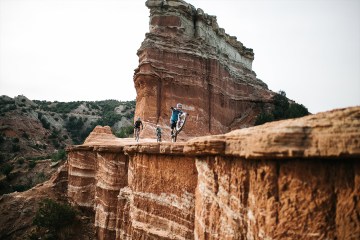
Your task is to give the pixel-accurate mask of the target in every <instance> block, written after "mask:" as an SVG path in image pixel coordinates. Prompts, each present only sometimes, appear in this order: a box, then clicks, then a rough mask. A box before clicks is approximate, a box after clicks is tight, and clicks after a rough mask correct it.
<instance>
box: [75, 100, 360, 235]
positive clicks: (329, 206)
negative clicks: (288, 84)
mask: <svg viewBox="0 0 360 240" xmlns="http://www.w3.org/2000/svg"><path fill="white" fill-rule="evenodd" d="M97 131H98V132H101V131H103V130H102V128H96V129H95V131H94V132H93V133H92V137H91V139H92V140H91V141H89V142H88V143H86V144H84V145H82V146H74V147H72V148H71V149H69V159H68V160H69V169H72V170H71V171H69V191H68V193H69V196H70V198H71V199H72V201H73V202H74V203H75V204H78V205H82V206H88V207H90V208H91V209H93V211H94V214H95V215H96V218H95V225H96V227H97V229H98V231H97V237H98V239H114V238H115V239H359V238H360V219H359V217H358V216H359V215H360V162H359V161H360V107H354V108H348V109H340V110H334V111H330V112H326V113H320V114H317V115H311V116H307V117H304V118H300V119H294V120H286V121H279V122H273V123H268V124H265V125H262V126H258V127H252V128H247V129H241V130H237V131H233V132H230V133H228V134H225V135H216V136H208V137H201V138H195V139H192V140H190V141H188V142H186V143H168V142H163V143H155V142H151V140H148V139H142V140H141V142H140V143H136V142H131V141H130V140H119V139H117V138H115V137H113V136H111V135H110V133H108V136H107V137H105V141H104V142H102V141H101V137H103V136H104V134H106V133H104V132H107V131H103V133H99V134H98V133H97ZM96 136H98V137H99V138H97V137H96ZM109 139H113V141H112V142H110V141H109ZM110 143H111V144H110ZM85 153H87V154H85ZM87 156H91V157H87ZM92 166H96V167H92ZM79 169H81V170H79ZM86 169H88V170H86ZM75 170H76V171H75ZM73 175H74V176H73ZM83 179H84V180H83ZM74 189H78V191H74ZM84 192H86V193H88V194H87V195H86V196H85V194H83V193H84Z"/></svg>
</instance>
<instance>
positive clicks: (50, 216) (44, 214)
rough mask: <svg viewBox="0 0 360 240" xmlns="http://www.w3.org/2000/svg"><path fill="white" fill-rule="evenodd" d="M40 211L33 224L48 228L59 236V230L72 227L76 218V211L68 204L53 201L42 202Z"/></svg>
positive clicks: (45, 200)
mask: <svg viewBox="0 0 360 240" xmlns="http://www.w3.org/2000/svg"><path fill="white" fill-rule="evenodd" d="M39 205H40V207H39V210H38V211H37V212H36V214H35V217H34V220H33V224H34V225H36V226H38V227H40V228H46V229H48V230H49V231H50V232H51V233H53V234H55V235H57V234H59V230H60V229H62V228H66V227H68V226H71V225H72V224H73V223H74V221H75V218H76V214H77V213H76V211H75V209H74V208H72V207H71V206H70V205H68V204H61V203H57V202H55V201H54V200H51V199H44V200H42V201H41V202H40V204H39Z"/></svg>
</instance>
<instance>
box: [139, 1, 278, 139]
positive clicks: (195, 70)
mask: <svg viewBox="0 0 360 240" xmlns="http://www.w3.org/2000/svg"><path fill="white" fill-rule="evenodd" d="M146 6H147V7H148V8H149V9H150V23H149V24H150V26H149V33H147V34H146V38H145V40H144V41H143V43H142V45H141V47H140V49H139V50H138V56H139V66H138V68H137V69H136V70H135V74H134V83H135V88H136V91H137V98H136V111H135V116H136V117H137V116H139V117H142V118H143V119H144V120H145V122H146V124H145V130H144V131H143V133H142V135H141V136H143V137H145V136H147V137H148V136H153V135H154V126H155V124H160V125H161V126H162V127H163V128H164V129H165V130H166V133H168V131H169V127H167V126H168V125H169V118H170V107H171V106H175V105H176V103H178V102H181V103H183V106H184V107H183V108H184V110H185V111H187V112H188V113H190V121H188V123H187V125H186V128H185V129H184V134H182V136H180V138H182V139H183V140H184V139H189V137H194V136H203V135H209V134H221V133H226V132H229V131H230V130H232V129H237V128H241V127H248V126H252V125H253V124H254V122H255V117H256V115H257V114H258V113H259V112H260V109H261V106H263V105H264V103H268V102H269V101H270V98H271V96H272V95H273V94H274V93H273V92H272V91H270V90H268V88H267V85H266V84H265V83H263V82H262V81H261V80H259V79H257V78H256V74H255V72H254V71H253V70H252V61H253V59H254V53H253V50H252V49H249V48H246V47H245V46H244V45H243V44H242V43H241V42H239V41H237V39H236V37H234V36H230V35H228V34H227V33H225V30H224V29H222V28H220V27H219V26H218V24H217V20H216V17H215V16H210V15H208V14H206V13H204V12H203V10H201V9H196V8H195V7H194V6H192V5H191V4H188V3H186V2H184V1H182V0H168V1H160V0H148V1H146ZM168 135H169V134H166V138H167V137H168Z"/></svg>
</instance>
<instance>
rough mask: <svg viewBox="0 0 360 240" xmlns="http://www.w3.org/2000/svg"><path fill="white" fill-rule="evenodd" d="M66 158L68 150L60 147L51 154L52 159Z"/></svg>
mask: <svg viewBox="0 0 360 240" xmlns="http://www.w3.org/2000/svg"><path fill="white" fill-rule="evenodd" d="M65 159H66V151H65V150H64V149H60V150H59V151H57V152H56V153H54V154H53V155H52V156H51V160H53V161H59V160H65Z"/></svg>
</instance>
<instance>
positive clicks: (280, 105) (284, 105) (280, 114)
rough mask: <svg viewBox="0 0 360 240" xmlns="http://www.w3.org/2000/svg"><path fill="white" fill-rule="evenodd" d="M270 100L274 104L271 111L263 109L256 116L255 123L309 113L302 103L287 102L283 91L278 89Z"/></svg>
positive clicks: (296, 116)
mask: <svg viewBox="0 0 360 240" xmlns="http://www.w3.org/2000/svg"><path fill="white" fill-rule="evenodd" d="M272 100H273V104H274V107H273V109H272V111H271V112H268V111H265V110H264V109H263V110H262V111H261V113H260V114H259V115H258V116H257V118H256V120H255V125H260V124H263V123H266V122H271V121H277V120H281V119H289V118H298V117H303V116H306V115H309V114H310V113H309V111H308V110H307V108H306V107H304V106H303V105H301V104H297V103H289V99H287V97H286V93H285V92H284V91H279V93H277V94H275V95H274V96H273V98H272ZM262 108H263V107H262Z"/></svg>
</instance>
